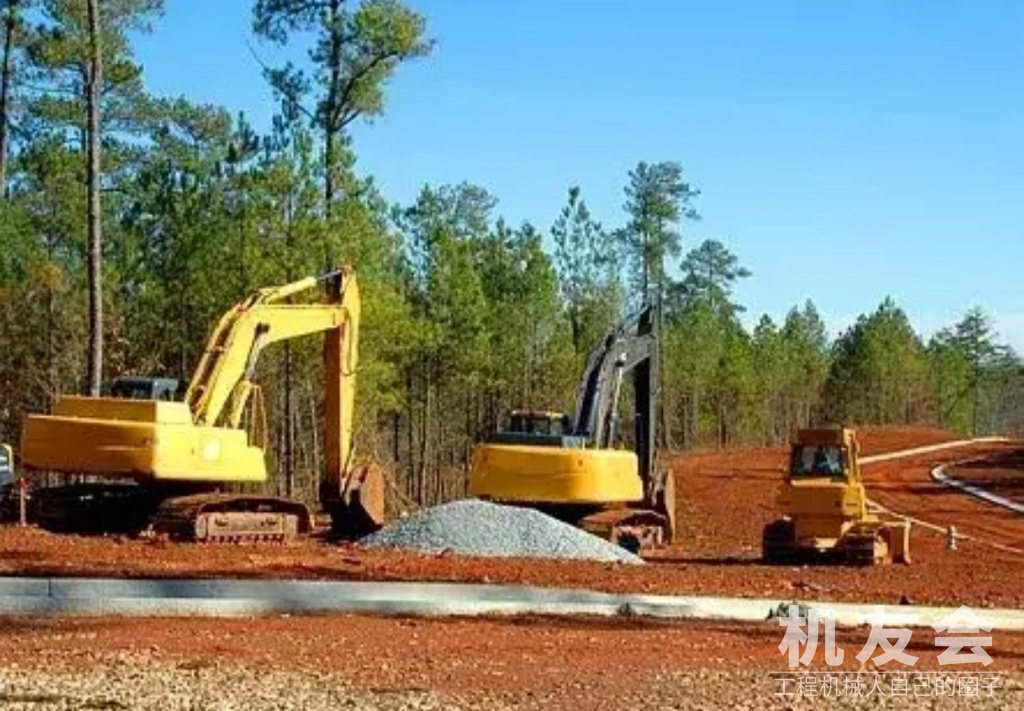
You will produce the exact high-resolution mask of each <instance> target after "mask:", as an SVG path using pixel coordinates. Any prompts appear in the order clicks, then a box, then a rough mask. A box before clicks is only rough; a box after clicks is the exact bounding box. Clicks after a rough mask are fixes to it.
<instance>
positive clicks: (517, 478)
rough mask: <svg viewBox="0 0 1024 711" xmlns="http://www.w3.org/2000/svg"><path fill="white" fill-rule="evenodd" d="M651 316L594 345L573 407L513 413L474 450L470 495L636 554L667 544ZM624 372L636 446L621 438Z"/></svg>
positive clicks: (670, 498)
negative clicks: (532, 512) (539, 515)
mask: <svg viewBox="0 0 1024 711" xmlns="http://www.w3.org/2000/svg"><path fill="white" fill-rule="evenodd" d="M656 316H657V314H656V311H655V307H654V306H645V307H644V308H643V309H641V310H640V311H639V313H637V314H635V315H633V316H631V317H629V318H627V319H625V320H624V321H623V322H622V323H620V324H618V325H617V326H616V327H615V328H614V329H612V330H611V331H610V332H609V333H608V335H607V336H606V337H605V338H604V339H603V340H602V341H601V342H600V343H599V344H598V346H597V347H596V348H595V349H594V350H593V351H592V352H591V354H590V357H589V359H588V361H587V368H586V371H585V372H584V375H583V378H582V381H581V383H580V386H579V389H578V391H577V397H576V408H575V414H574V415H569V414H566V413H561V412H549V411H543V410H514V411H512V412H511V413H510V415H509V418H508V420H509V424H508V426H507V427H506V428H505V429H503V430H501V431H499V432H497V433H496V434H495V435H493V436H491V437H490V438H488V440H487V441H486V442H484V443H482V444H480V445H478V446H477V447H476V448H475V449H474V452H473V459H472V464H471V468H470V477H469V494H470V495H471V496H474V497H477V498H480V499H483V500H491V501H494V502H496V503H502V504H510V505H519V506H526V507H530V508H534V509H537V510H540V511H542V512H544V513H547V514H549V515H551V516H554V517H556V518H559V519H561V520H563V521H566V522H569V523H572V524H573V525H576V526H578V527H580V528H583V529H584V530H587V531H589V532H591V533H593V534H595V535H598V536H600V537H602V538H605V539H607V540H610V541H612V542H613V543H616V544H618V545H621V546H622V547H624V548H627V549H629V550H632V551H635V552H636V551H641V550H647V549H651V548H654V547H659V546H661V545H664V544H668V543H670V542H671V541H672V540H673V539H674V538H675V528H676V525H675V489H674V486H673V479H672V476H671V474H670V473H667V472H665V471H662V470H661V469H660V468H659V467H658V465H657V456H656V455H657V450H656V432H655V415H656V409H657V373H658V358H657V356H658V331H657V318H656ZM627 376H629V377H630V378H631V381H632V385H633V405H634V409H635V412H634V419H633V450H630V449H627V448H624V447H622V446H621V443H620V441H619V440H620V432H619V430H620V417H619V407H618V406H619V400H620V395H621V392H622V387H623V383H624V381H625V380H626V378H627Z"/></svg>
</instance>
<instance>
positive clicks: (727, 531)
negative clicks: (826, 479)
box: [0, 429, 1024, 607]
mask: <svg viewBox="0 0 1024 711" xmlns="http://www.w3.org/2000/svg"><path fill="white" fill-rule="evenodd" d="M952 438H953V437H952V436H951V435H949V434H948V433H944V432H941V431H935V430H921V429H915V430H891V429H881V430H880V429H865V430H863V431H862V440H863V442H864V451H865V453H866V454H873V453H878V452H883V451H892V450H895V449H904V448H909V447H913V446H920V445H924V444H930V443H933V442H939V441H944V440H948V439H952ZM1011 451H1013V447H1012V446H1009V445H983V446H982V445H978V446H972V447H970V448H967V449H954V450H950V451H947V452H939V453H935V454H931V455H923V456H921V457H917V458H913V459H910V460H897V461H892V462H886V463H878V464H872V465H868V466H867V467H865V476H866V477H867V479H868V482H869V493H870V494H871V495H872V496H873V497H874V498H876V499H877V500H879V501H880V502H881V503H883V504H884V505H887V506H890V507H891V508H893V509H895V510H897V511H901V512H904V511H905V512H907V513H910V514H914V515H919V516H921V517H922V518H924V519H926V520H929V521H933V522H935V523H937V524H940V525H946V524H947V523H949V522H953V523H956V525H957V526H958V527H959V528H960V530H961V532H963V533H966V534H968V535H972V534H973V535H977V536H979V537H984V538H985V539H987V540H993V541H998V542H1001V543H1004V544H1010V545H1017V546H1021V547H1024V521H1022V520H1020V517H1019V516H1018V517H1016V518H1012V517H1008V516H1006V515H1005V512H1003V511H999V510H995V509H994V507H992V506H989V505H987V504H983V503H982V502H978V501H976V500H973V499H971V498H970V497H966V496H963V495H961V494H956V493H955V492H950V491H948V490H946V489H944V488H943V487H941V486H940V485H938V484H935V483H934V482H932V481H931V480H930V478H929V476H928V471H929V469H930V467H931V466H934V464H935V463H936V462H951V461H955V460H960V459H964V458H965V457H967V456H980V455H982V454H992V453H1007V452H1011ZM784 459H785V457H784V451H783V450H782V449H761V450H743V451H731V452H725V453H721V452H704V453H698V454H690V455H681V456H677V457H675V458H674V459H673V461H672V465H673V467H674V470H675V472H676V475H677V481H678V492H679V500H680V512H679V513H680V521H681V532H682V536H681V541H680V545H679V546H678V547H676V548H675V549H673V550H670V551H668V552H667V553H666V554H665V555H663V556H662V557H661V558H662V559H663V560H660V561H656V562H652V563H651V564H649V565H646V566H625V565H606V564H599V563H577V562H555V561H537V560H504V559H471V558H456V557H451V556H427V555H414V554H406V553H398V552H379V551H372V552H371V551H364V550H361V549H358V548H356V547H354V546H340V547H339V546H330V545H326V544H323V543H320V542H317V541H307V542H303V543H300V544H295V545H292V546H284V547H271V546H247V547H228V546H224V547H221V546H197V545H177V544H166V543H159V542H146V541H137V540H110V539H102V538H88V537H75V536H61V535H54V534H49V533H46V532H43V531H39V530H35V529H27V530H22V529H18V528H16V527H9V526H8V527H0V575H102V576H117V577H142V576H147V577H149V576H155V577H222V576H238V577H294V578H316V579H341V580H345V579H347V580H438V581H475V582H495V583H497V582H504V583H525V584H535V585H544V586H556V585H557V586H565V587H586V588H591V589H597V590H608V591H618V592H647V593H662V594H680V595H684V594H708V595H715V594H718V595H741V596H746V597H767V598H771V599H780V600H782V599H787V600H791V599H794V598H799V599H805V600H806V599H810V600H829V601H840V600H843V601H853V600H861V601H869V602H874V601H877V602H887V603H894V602H896V601H898V600H899V599H900V598H901V597H902V596H906V597H908V598H909V599H910V600H912V601H913V602H916V603H941V604H953V605H959V604H962V603H963V604H969V605H972V606H1001V607H1002V606H1005V607H1024V589H1022V588H1021V586H1020V584H1019V582H1020V580H1022V579H1024V556H1018V555H1014V554H1012V553H1006V552H1003V551H999V550H996V549H993V548H991V547H989V546H986V545H982V544H978V543H974V542H971V541H965V542H963V543H962V544H961V549H960V550H959V551H956V552H952V551H947V550H946V549H945V537H944V536H943V535H941V534H938V533H935V532H933V531H929V530H928V529H925V528H922V527H915V528H914V530H913V533H912V551H913V564H912V565H910V566H880V567H875V568H869V569H861V568H847V567H820V566H818V567H775V566H766V565H762V564H761V563H760V562H758V560H757V558H758V556H759V545H760V535H761V527H762V526H763V524H764V523H765V522H767V521H768V520H770V519H771V518H773V517H774V516H775V515H776V512H775V509H774V495H775V492H776V490H777V487H778V482H779V480H780V478H781V470H782V467H783V465H784Z"/></svg>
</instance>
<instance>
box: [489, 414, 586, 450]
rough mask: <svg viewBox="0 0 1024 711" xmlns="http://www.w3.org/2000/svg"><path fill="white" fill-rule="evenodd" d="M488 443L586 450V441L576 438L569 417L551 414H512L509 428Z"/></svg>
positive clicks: (498, 433) (501, 431)
mask: <svg viewBox="0 0 1024 711" xmlns="http://www.w3.org/2000/svg"><path fill="white" fill-rule="evenodd" d="M488 441H489V442H491V443H494V444H533V445H539V446H551V447H582V446H583V444H584V440H583V438H582V437H577V436H575V435H573V433H572V419H571V418H570V417H569V415H567V414H565V413H564V412H551V411H549V410H512V411H511V412H510V413H509V414H508V426H507V427H505V429H502V430H499V431H498V432H496V433H495V434H494V435H492V436H491V437H490V438H489V439H488Z"/></svg>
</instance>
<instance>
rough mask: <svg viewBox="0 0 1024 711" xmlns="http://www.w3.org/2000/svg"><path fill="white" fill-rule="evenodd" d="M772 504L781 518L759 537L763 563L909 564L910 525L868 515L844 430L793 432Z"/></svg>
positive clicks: (853, 439)
mask: <svg viewBox="0 0 1024 711" xmlns="http://www.w3.org/2000/svg"><path fill="white" fill-rule="evenodd" d="M778 505H779V508H780V509H781V511H782V514H783V515H782V517H781V518H779V519H776V520H775V521H771V522H770V523H768V524H767V525H766V526H765V527H764V530H763V533H762V556H763V559H764V560H765V562H768V563H788V564H802V563H826V562H830V563H842V564H847V565H874V564H878V563H891V562H897V563H909V562H910V522H909V521H907V520H899V521H897V520H892V521H883V520H882V519H880V518H879V517H878V516H877V515H875V514H873V513H869V512H868V499H867V494H866V493H865V491H864V481H863V480H862V479H861V472H860V444H859V442H858V441H857V435H856V433H855V432H854V431H853V430H852V429H850V428H847V427H833V428H817V429H801V430H798V431H797V432H796V435H795V437H794V438H793V440H792V442H791V445H790V453H789V469H788V471H787V474H786V479H785V481H784V482H783V484H782V490H781V491H780V492H779V498H778Z"/></svg>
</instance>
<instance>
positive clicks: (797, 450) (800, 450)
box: [789, 445, 846, 477]
mask: <svg viewBox="0 0 1024 711" xmlns="http://www.w3.org/2000/svg"><path fill="white" fill-rule="evenodd" d="M789 473H790V476H792V477H816V476H827V477H841V476H845V475H846V448H845V447H841V446H839V445H801V446H797V447H794V448H793V452H792V455H791V459H790V465H789Z"/></svg>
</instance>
